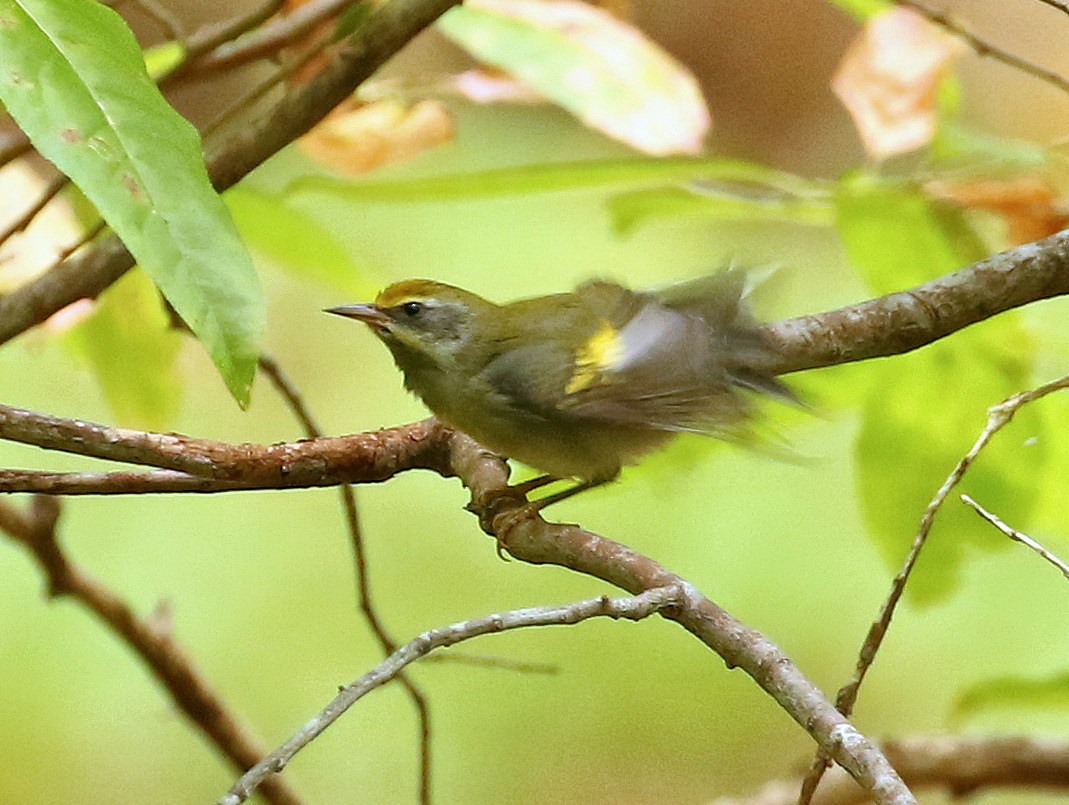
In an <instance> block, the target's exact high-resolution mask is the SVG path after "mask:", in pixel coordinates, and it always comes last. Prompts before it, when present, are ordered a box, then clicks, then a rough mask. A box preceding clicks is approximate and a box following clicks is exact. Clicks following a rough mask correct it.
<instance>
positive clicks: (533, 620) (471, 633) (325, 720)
mask: <svg viewBox="0 0 1069 805" xmlns="http://www.w3.org/2000/svg"><path fill="white" fill-rule="evenodd" d="M682 600H683V596H682V594H681V591H680V590H679V589H677V588H674V587H667V588H663V589H655V590H647V591H645V592H643V593H641V594H639V595H636V596H634V597H632V598H609V597H608V596H601V597H600V598H592V599H588V600H586V601H578V602H576V603H573V604H565V605H561V606H545V607H531V608H528V609H517V610H512V611H510V612H499V613H495V614H493V615H487V616H486V617H482V618H473V619H472V620H467V621H461V622H460V623H454V624H452V625H450V626H444V627H441V628H438V629H431V630H430V631H427V632H424V633H423V634H421V635H419V636H418V637H416V638H415V639H413V640H412V641H410V642H409V643H406V644H405V645H404V646H402V647H401V648H399V649H398V650H397V651H395V652H394V653H393V654H391V655H390V656H389V657H387V658H386V659H385V660H384V661H383V662H381V663H380V664H379V665H378V666H376V667H375V668H373V669H372V670H370V671H368V672H367V673H366V674H364V675H363V676H361V677H360V678H359V679H356V680H354V681H353V682H351V683H350V684H348V685H346V686H345V687H343V688H342V689H341V692H340V693H339V694H338V695H337V696H335V697H334V699H333V700H332V701H331V703H330V704H328V705H327V706H326V707H325V708H324V709H323V710H322V711H320V713H319V714H318V715H317V716H315V717H313V718H312V719H311V720H309V721H308V722H307V723H305V724H304V726H302V727H301V729H300V730H298V731H297V732H296V733H295V734H294V735H293V737H292V738H290V739H289V740H288V741H286V742H285V743H284V744H282V745H281V746H280V747H278V748H277V749H276V750H275V751H273V752H271V754H269V755H268V756H267V757H265V758H264V759H263V760H262V761H260V762H259V763H257V764H256V766H254V767H253V768H251V769H249V770H248V771H247V772H246V773H245V774H244V775H243V776H242V777H241V779H239V780H238V781H237V782H236V783H234V785H233V786H232V787H231V788H230V791H229V793H227V794H226V795H225V796H223V797H222V798H220V799H219V801H218V803H217V805H239V803H241V802H244V801H245V800H246V799H248V797H249V795H250V794H252V792H253V791H255V790H256V789H257V787H258V786H259V785H261V784H262V783H263V781H264V780H266V779H269V778H270V776H271V775H274V774H278V773H279V772H281V771H282V770H283V769H285V768H286V765H287V764H288V763H289V762H290V761H291V760H292V759H293V757H294V755H296V754H297V753H298V752H299V751H301V749H303V748H304V747H306V746H308V744H309V743H311V742H312V741H313V740H315V739H316V738H317V737H318V736H319V735H321V734H322V733H323V731H324V730H326V729H327V727H329V726H330V725H331V724H333V723H334V722H335V721H337V720H338V718H340V717H341V716H342V715H343V714H344V713H345V711H346V710H348V709H349V708H350V707H352V706H353V705H354V704H356V702H358V701H359V700H360V699H361V698H363V697H364V696H365V695H367V694H368V693H370V692H371V691H373V690H375V689H376V688H378V687H381V686H382V685H385V684H386V683H387V682H389V681H391V680H392V679H395V678H396V677H397V675H398V674H399V673H400V672H401V670H402V669H403V668H405V667H406V666H407V665H409V664H411V663H413V662H415V661H416V660H418V659H419V658H420V657H424V656H426V655H427V654H429V653H430V652H432V651H434V650H435V649H439V648H445V647H446V646H453V645H456V644H457V643H461V642H463V641H465V640H471V639H473V638H476V637H481V636H482V635H487V634H495V633H497V632H505V631H509V630H512V629H525V628H530V627H534V626H566V625H572V624H576V623H580V622H581V621H584V620H588V619H589V618H599V617H601V618H627V619H629V620H636V621H637V620H642V619H643V618H648V617H649V616H650V615H653V614H655V613H657V612H660V611H662V610H663V609H665V608H667V607H673V606H677V605H679V604H680V603H681V602H682Z"/></svg>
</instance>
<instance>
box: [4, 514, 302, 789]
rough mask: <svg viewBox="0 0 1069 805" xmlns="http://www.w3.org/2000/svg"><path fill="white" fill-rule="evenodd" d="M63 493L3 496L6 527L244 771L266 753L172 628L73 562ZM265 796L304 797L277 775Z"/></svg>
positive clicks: (59, 589)
mask: <svg viewBox="0 0 1069 805" xmlns="http://www.w3.org/2000/svg"><path fill="white" fill-rule="evenodd" d="M59 513H60V509H59V501H58V499H57V498H47V497H35V498H33V500H32V502H31V504H30V507H29V509H28V510H27V511H25V512H21V511H19V510H17V509H15V507H13V506H11V505H10V504H8V503H7V502H5V501H0V530H3V531H4V532H6V533H7V534H8V535H9V536H10V537H11V538H12V539H13V540H15V541H16V542H18V543H19V544H21V545H23V546H24V547H26V548H27V549H28V550H29V551H30V553H31V554H32V555H33V557H34V559H36V560H37V563H38V564H39V565H40V567H41V570H42V571H43V572H44V574H45V577H46V578H47V580H48V594H49V595H50V596H52V597H54V598H58V597H60V596H68V597H70V598H71V599H72V600H74V601H77V602H79V603H80V604H82V605H83V606H84V607H85V608H86V609H88V610H89V611H90V612H92V613H93V614H94V615H96V616H97V618H99V619H100V621H101V622H102V623H103V624H104V625H105V626H106V627H107V628H108V629H109V630H110V631H112V632H114V633H115V634H116V635H118V636H119V637H120V638H121V639H122V640H123V642H125V643H126V645H127V646H128V647H129V648H130V649H131V650H132V651H133V652H134V653H135V654H136V655H137V656H138V657H140V658H141V660H142V661H143V662H144V663H145V665H146V666H147V667H148V669H149V670H150V671H151V672H152V674H153V676H155V677H156V679H157V680H158V681H159V683H160V684H161V685H162V686H163V687H164V689H165V690H166V691H167V692H168V693H169V694H170V695H171V698H172V699H173V700H174V703H175V705H176V706H177V707H178V708H179V709H180V710H181V711H182V712H183V713H185V715H186V717H187V718H188V719H189V720H190V722H191V723H192V724H193V725H194V726H195V727H196V728H197V729H199V730H200V731H201V732H202V733H204V735H206V736H207V737H208V739H209V740H210V741H211V742H212V744H213V745H214V746H216V747H217V748H218V749H219V751H220V752H221V753H222V754H223V755H224V756H225V757H226V758H227V759H228V760H230V762H231V764H232V765H233V766H234V768H236V769H237V770H239V771H244V770H245V769H248V768H249V767H250V766H252V765H253V764H255V763H256V762H257V761H258V760H259V759H260V758H262V757H263V756H264V750H263V749H262V748H261V747H260V746H259V745H257V743H256V741H255V739H253V738H252V737H251V736H250V735H249V734H248V732H247V731H246V730H245V728H244V727H242V726H241V724H240V723H239V722H238V719H237V718H236V717H235V716H234V715H233V714H232V713H230V712H229V711H228V710H227V707H226V705H225V704H224V703H223V700H222V699H221V698H220V697H219V696H218V695H217V694H216V693H215V691H213V690H212V689H211V687H210V686H209V685H208V683H207V681H205V679H204V677H203V675H202V674H201V672H200V671H199V670H198V669H197V668H196V666H195V665H194V663H193V661H192V659H191V658H190V657H189V655H188V654H186V652H185V651H184V650H183V649H182V647H181V646H180V645H179V644H178V642H177V641H176V640H175V639H174V636H173V635H172V634H171V633H170V632H169V630H167V629H166V628H161V626H160V625H159V624H157V623H155V622H154V621H153V620H152V619H142V618H139V617H138V616H137V614H136V613H135V612H134V611H133V609H132V608H131V607H130V605H129V604H127V603H126V602H125V601H123V600H122V599H121V598H120V597H119V596H118V595H116V594H115V593H114V592H112V591H111V590H109V589H108V588H107V587H105V586H104V585H103V584H102V583H101V582H99V581H97V580H96V579H94V578H93V577H92V576H90V575H89V574H87V573H86V572H85V571H83V570H82V569H80V568H79V567H77V566H76V565H75V564H73V563H72V562H71V561H70V560H69V559H68V558H67V556H66V554H64V553H63V550H62V548H61V547H60V545H59V540H58V538H57V536H56V531H55V526H56V522H57V520H58V518H59ZM270 783H271V788H270V789H268V788H266V787H265V788H264V790H263V794H264V797H265V798H266V799H267V800H268V801H269V802H272V803H275V804H276V805H300V802H301V800H300V798H299V797H298V796H297V794H296V792H294V791H292V790H291V789H290V787H289V785H288V784H287V783H286V782H285V781H283V780H281V779H275V780H271V781H270Z"/></svg>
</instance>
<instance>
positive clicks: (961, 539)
mask: <svg viewBox="0 0 1069 805" xmlns="http://www.w3.org/2000/svg"><path fill="white" fill-rule="evenodd" d="M983 328H984V329H983V330H982V332H981V333H980V334H979V336H978V335H977V334H976V333H974V332H969V333H960V334H958V335H956V336H955V337H954V338H953V339H952V340H950V341H943V342H940V343H937V344H934V345H932V346H930V347H927V348H925V349H924V350H923V351H921V352H918V353H915V354H912V355H907V356H902V357H899V358H897V359H896V360H895V362H894V364H893V365H889V364H884V365H881V366H877V367H873V371H875V372H876V373H877V374H876V378H875V382H874V383H872V385H871V394H870V395H869V398H868V400H867V401H866V403H865V405H864V408H863V410H862V424H861V430H860V432H859V434H858V437H857V443H856V445H855V462H856V468H857V473H858V493H859V496H860V499H861V504H862V512H863V515H864V518H865V522H866V524H867V526H868V529H869V532H870V534H871V535H872V536H873V537H874V539H875V540H876V544H877V546H878V547H879V549H880V552H881V554H882V555H883V556H884V558H885V559H886V561H887V565H888V567H889V568H892V569H896V570H897V569H898V567H899V566H900V565H901V563H902V560H903V559H904V558H905V556H906V551H907V549H908V546H909V543H910V542H911V541H912V539H913V537H914V535H915V534H916V533H917V530H918V528H919V525H920V520H921V515H922V514H923V513H924V510H925V508H926V507H927V506H928V503H929V501H930V500H931V499H932V497H934V496H935V493H936V491H937V490H938V489H939V487H940V486H941V485H942V484H943V481H944V480H945V479H946V477H947V475H949V474H950V472H951V470H953V469H954V466H955V465H956V464H957V462H958V461H959V460H960V459H961V457H962V456H963V455H964V454H965V453H966V452H967V451H968V450H969V448H970V447H972V445H973V443H974V442H975V441H976V439H977V437H978V436H979V435H980V432H981V431H982V430H983V427H984V425H985V423H986V411H987V408H988V407H990V406H991V405H994V404H995V403H998V402H1001V401H1002V400H1003V399H1005V398H1006V397H1009V396H1010V395H1011V394H1014V393H1016V392H1018V391H1020V390H1022V389H1024V388H1027V386H1028V382H1029V376H1030V369H1031V359H1032V349H1031V344H1030V341H1029V339H1028V337H1027V335H1026V334H1025V333H1024V331H1023V329H1022V328H1021V327H1020V326H1019V325H1018V323H1017V322H1016V321H1014V320H1012V319H1010V320H998V321H995V322H988V323H986V324H985V325H983ZM1042 435H1043V427H1042V420H1041V419H1040V418H1039V417H1038V416H1037V415H1036V413H1035V411H1033V410H1032V409H1029V408H1026V409H1023V410H1022V411H1020V412H1019V413H1018V414H1017V416H1016V417H1014V420H1013V422H1012V423H1011V424H1010V425H1009V426H1007V427H1006V428H1004V429H1003V430H1002V431H1000V432H999V433H998V434H996V435H995V437H994V439H993V440H992V441H991V442H990V443H989V444H988V445H987V447H986V448H985V449H984V451H983V453H981V455H980V458H979V459H978V460H977V461H976V463H975V464H973V466H972V467H971V468H970V469H969V471H968V472H967V473H966V475H965V477H964V479H963V481H962V483H961V484H960V485H959V486H958V487H957V489H956V490H955V491H954V492H953V493H951V495H950V496H949V497H948V498H947V500H946V501H945V502H944V504H943V507H942V509H941V510H940V512H939V513H938V515H937V516H936V520H935V525H934V527H933V529H932V532H931V535H930V537H929V540H928V543H927V545H926V546H925V548H924V554H923V555H922V557H921V560H920V562H919V563H918V565H917V569H916V571H915V573H914V576H913V578H912V579H911V581H910V583H909V587H908V588H907V589H908V591H909V593H910V594H911V595H912V596H913V597H914V598H915V600H918V601H921V602H928V601H933V600H936V599H938V598H940V597H943V596H945V595H947V594H949V593H950V592H951V591H953V589H954V588H955V586H956V584H957V582H958V576H959V572H960V567H961V564H962V562H963V561H964V560H965V559H966V558H967V555H968V551H969V549H976V548H980V549H983V550H1000V549H1004V548H1006V547H1008V546H1009V545H1010V541H1009V540H1007V539H1005V538H1004V537H1002V536H1001V535H1000V534H998V533H997V532H995V531H994V529H992V528H991V526H990V525H989V524H987V523H985V522H984V521H982V520H981V519H980V518H979V517H977V516H976V514H975V512H973V511H972V510H970V509H969V508H968V507H966V506H965V505H963V504H961V503H960V502H959V500H958V497H957V495H958V494H959V493H961V492H964V493H967V494H969V495H970V496H972V497H973V498H974V499H975V500H977V501H979V502H980V503H981V504H982V505H983V506H984V507H985V508H987V509H989V510H991V511H996V512H1000V513H1002V514H1004V515H1005V516H1006V517H1008V518H1009V519H1011V520H1012V521H1013V522H1014V524H1015V525H1017V524H1019V525H1020V527H1022V528H1023V527H1027V523H1028V518H1029V517H1030V515H1031V514H1032V512H1033V510H1034V509H1035V506H1036V504H1037V502H1038V499H1039V487H1038V486H1037V484H1036V482H1035V479H1036V478H1041V477H1043V476H1042V473H1043V468H1044V465H1045V463H1046V460H1047V453H1046V451H1045V448H1044V440H1043V438H1042Z"/></svg>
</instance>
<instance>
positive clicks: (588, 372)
mask: <svg viewBox="0 0 1069 805" xmlns="http://www.w3.org/2000/svg"><path fill="white" fill-rule="evenodd" d="M623 357H624V342H623V340H622V339H621V338H620V331H619V330H617V329H616V328H615V327H613V326H612V325H611V324H609V322H608V321H607V320H605V319H602V320H601V325H600V326H599V327H598V329H597V332H595V333H594V335H592V336H590V338H589V339H588V340H587V342H586V343H585V344H583V345H582V346H580V347H579V349H577V350H576V352H575V371H574V372H572V378H571V380H569V381H568V385H566V386H565V387H564V393H565V394H575V392H577V391H582V390H583V389H585V388H589V387H590V386H592V385H594V384H595V383H596V382H597V381H598V378H599V377H600V376H601V374H602V373H603V372H605V371H607V370H610V369H612V368H613V367H615V366H616V365H617V364H618V363H619V362H620V360H621V359H622V358H623Z"/></svg>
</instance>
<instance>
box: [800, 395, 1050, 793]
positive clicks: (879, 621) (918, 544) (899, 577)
mask: <svg viewBox="0 0 1069 805" xmlns="http://www.w3.org/2000/svg"><path fill="white" fill-rule="evenodd" d="M1064 388H1069V375H1066V376H1065V377H1061V378H1058V379H1057V380H1052V381H1051V382H1049V383H1045V384H1043V385H1042V386H1040V387H1038V388H1035V389H1032V390H1031V391H1025V392H1022V393H1020V394H1015V395H1013V396H1012V397H1009V398H1008V399H1006V400H1003V401H1002V402H1000V403H998V404H997V405H993V406H991V408H989V409H988V411H987V424H986V425H985V426H984V429H983V431H981V433H980V436H979V437H978V438H977V439H976V442H975V443H974V444H973V446H972V447H971V448H969V451H968V452H967V453H966V454H965V455H964V456H962V457H961V460H960V461H958V463H957V465H956V466H955V467H954V469H953V471H952V472H951V473H950V475H948V476H947V478H946V480H945V481H943V485H942V486H940V487H939V491H938V492H936V493H935V497H933V498H932V500H931V501H930V502H929V503H928V507H927V508H926V509H925V510H924V515H923V516H922V517H921V523H920V528H919V530H918V531H917V535H916V536H915V537H914V538H913V543H912V544H911V545H910V548H909V553H908V554H907V555H906V560H905V562H904V563H903V564H902V567H901V568H900V569H899V571H898V573H896V574H895V577H894V580H893V581H892V582H891V591H890V593H889V594H888V596H887V599H886V600H885V601H884V603H883V605H882V606H881V607H880V612H879V614H878V615H877V617H876V620H875V621H873V623H872V625H871V626H870V627H869V631H868V634H867V635H866V636H865V641H864V643H862V645H861V651H860V652H859V654H858V659H857V665H856V666H855V669H854V675H853V677H852V678H851V679H850V681H849V682H848V683H847V684H845V685H844V686H843V687H841V688H840V689H839V692H838V694H837V696H836V699H835V704H836V708H837V709H838V710H839V712H840V713H842V714H843V715H846V716H849V715H850V713H851V712H852V711H853V708H854V703H855V702H856V701H857V694H858V690H859V689H860V687H861V683H862V682H863V681H864V679H865V674H866V673H868V669H869V668H870V667H871V666H872V663H873V661H874V660H875V659H876V652H877V651H879V648H880V645H881V644H882V643H883V639H884V637H885V636H886V634H887V629H888V627H889V626H890V625H891V619H892V618H893V617H894V613H895V608H896V607H897V606H898V602H899V600H900V599H901V597H902V593H903V592H904V591H905V589H906V582H907V581H909V577H910V574H911V573H912V572H913V568H914V566H915V565H916V563H917V559H918V557H919V556H920V552H921V549H922V548H923V547H924V544H925V542H926V541H927V539H928V534H929V533H930V532H931V530H932V524H933V523H934V522H935V516H936V514H937V513H938V512H939V510H940V509H941V508H942V506H943V503H944V501H945V500H946V498H947V496H948V495H949V494H950V492H951V490H953V489H954V487H955V486H957V485H958V483H959V482H960V481H961V479H962V477H963V476H964V475H965V473H966V472H967V471H968V470H969V467H971V466H972V465H973V462H974V461H976V458H977V457H978V456H979V455H980V452H981V451H982V450H983V449H984V448H985V447H986V446H987V444H988V442H990V441H991V439H992V437H993V436H994V435H995V434H996V433H998V432H999V431H1000V430H1001V429H1002V428H1004V427H1005V426H1006V425H1007V424H1009V422H1010V420H1012V419H1013V416H1014V414H1016V413H1017V411H1019V410H1020V409H1021V407H1023V406H1025V405H1028V404H1029V403H1031V402H1034V401H1035V400H1038V399H1040V398H1042V397H1045V396H1047V395H1048V394H1051V393H1053V392H1055V391H1059V390H1061V389H1064ZM827 766H828V759H827V757H826V756H824V755H823V754H822V753H820V752H818V753H817V756H816V758H815V759H814V761H813V765H812V766H811V767H810V769H809V773H808V774H807V775H806V777H805V779H804V780H803V782H802V789H801V792H800V793H799V796H798V802H799V805H806V803H808V802H809V801H810V800H811V799H812V797H813V793H814V792H815V791H816V788H817V785H819V784H820V778H821V777H822V776H823V774H824V770H825V769H826V768H827Z"/></svg>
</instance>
